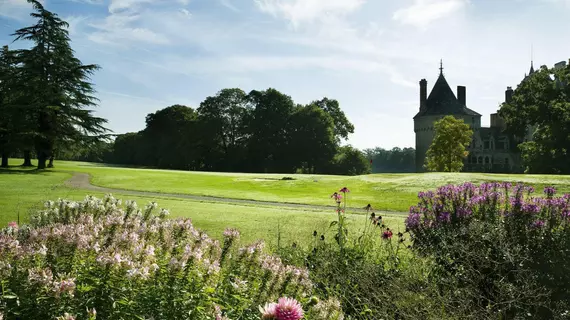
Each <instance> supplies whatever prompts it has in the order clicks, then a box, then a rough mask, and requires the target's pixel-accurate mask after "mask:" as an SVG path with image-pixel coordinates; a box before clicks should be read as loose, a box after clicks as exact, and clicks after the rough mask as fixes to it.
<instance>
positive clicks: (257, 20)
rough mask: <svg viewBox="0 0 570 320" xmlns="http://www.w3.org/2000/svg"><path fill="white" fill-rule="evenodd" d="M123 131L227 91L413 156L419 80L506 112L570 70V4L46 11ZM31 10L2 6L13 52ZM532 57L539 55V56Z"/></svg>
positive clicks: (189, 0) (221, 0) (549, 0)
mask: <svg viewBox="0 0 570 320" xmlns="http://www.w3.org/2000/svg"><path fill="white" fill-rule="evenodd" d="M42 2H43V4H44V5H45V6H46V8H47V9H48V10H50V11H53V12H56V13H57V14H58V15H59V16H60V17H61V18H63V19H64V20H66V21H67V22H69V24H70V27H69V31H70V35H71V39H72V47H73V48H74V49H75V51H76V56H77V57H78V58H79V59H81V61H82V62H83V63H85V64H92V63H95V64H98V65H100V66H101V70H100V71H98V72H97V73H96V74H95V75H94V76H93V78H92V82H93V83H94V84H95V88H96V90H97V97H98V98H99V99H100V103H99V106H98V107H97V108H96V110H97V115H98V116H102V117H104V118H106V119H108V120H109V123H108V127H109V128H110V129H111V130H113V131H114V132H115V133H125V132H133V131H138V130H141V129H143V128H144V125H145V122H144V120H145V116H146V115H147V114H148V113H152V112H155V111H157V110H159V109H162V108H165V107H168V106H170V105H173V104H183V105H187V106H190V107H193V108H197V107H198V106H199V104H200V102H201V101H203V100H204V99H205V98H206V97H208V96H212V95H215V94H216V93H217V92H218V91H219V90H221V89H223V88H234V87H239V88H241V89H243V90H244V91H246V92H249V91H251V90H265V89H267V88H275V89H277V90H279V91H281V92H283V93H285V94H287V95H289V96H291V97H292V98H293V100H294V101H295V102H296V103H302V104H305V103H309V102H311V101H313V100H318V99H321V98H323V97H328V98H330V99H336V100H338V101H339V103H340V106H341V108H342V109H343V110H344V112H345V113H346V115H347V117H348V119H349V120H350V121H351V122H352V123H353V124H354V126H355V132H354V134H352V135H351V136H350V138H349V141H347V143H349V144H351V145H353V146H355V147H357V148H361V149H364V148H374V147H383V148H392V147H395V146H398V147H413V146H414V144H415V134H414V129H413V120H412V118H413V116H414V115H415V114H416V113H417V111H418V109H419V81H420V80H421V79H423V78H425V79H426V80H427V81H428V91H430V90H431V87H432V86H433V84H434V83H435V80H436V79H437V76H438V74H439V66H440V60H443V68H444V70H443V72H444V74H445V77H446V79H447V81H448V82H449V84H450V86H451V87H452V89H454V91H455V88H456V87H457V86H458V85H464V86H466V87H467V106H468V107H469V108H471V109H474V110H475V111H477V112H479V113H481V114H482V115H483V125H488V124H489V114H490V113H493V112H496V110H497V109H498V107H499V105H500V103H501V102H502V101H503V100H504V91H505V89H506V87H507V86H512V87H516V86H517V84H518V83H519V82H520V80H522V78H523V77H524V75H525V73H526V72H528V71H529V68H530V61H531V58H532V59H533V60H534V64H535V67H540V66H541V65H547V66H549V67H551V66H553V65H554V64H555V63H557V62H559V61H562V60H566V61H568V59H569V58H570V31H569V30H570V19H568V18H567V17H568V16H569V15H570V0H43V1H42ZM30 11H31V6H30V5H29V4H28V3H27V2H26V0H0V45H4V44H10V45H11V46H13V47H14V48H19V47H26V46H27V45H29V44H26V43H14V44H11V42H12V40H13V37H11V36H10V34H11V33H12V32H13V31H14V30H16V29H17V28H20V27H23V26H27V25H30V24H31V23H33V20H31V18H30V17H29V13H30ZM531 48H532V49H531Z"/></svg>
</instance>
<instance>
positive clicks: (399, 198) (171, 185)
mask: <svg viewBox="0 0 570 320" xmlns="http://www.w3.org/2000/svg"><path fill="white" fill-rule="evenodd" d="M19 162H21V161H18V162H17V163H19ZM56 166H57V167H56V169H55V171H57V172H69V171H73V172H85V173H88V174H90V175H91V177H92V178H91V183H92V184H93V185H96V186H101V187H107V188H114V189H123V190H136V191H149V192H159V193H173V194H191V195H199V196H212V197H225V198H233V199H245V200H257V201H272V202H282V203H299V204H311V205H331V199H330V195H331V194H332V193H333V192H334V191H337V190H339V189H340V188H342V187H348V188H349V189H350V190H351V193H350V194H349V198H348V205H349V206H350V207H355V208H361V207H364V206H365V205H367V204H369V203H370V204H371V205H372V206H373V207H374V208H375V209H377V210H379V211H397V212H407V211H408V209H409V207H410V206H411V205H415V204H416V203H417V193H418V192H420V191H424V190H429V189H435V188H437V187H438V186H441V185H445V184H449V183H453V184H458V183H463V182H467V181H469V182H473V183H481V182H487V181H510V182H514V183H516V182H524V183H527V184H531V185H533V186H534V187H535V188H536V189H537V191H538V192H541V191H542V188H543V187H544V186H546V185H553V186H555V187H556V188H557V189H558V190H559V191H561V192H570V176H562V175H508V174H484V173H424V174H372V175H365V176H356V177H347V176H333V175H295V174H250V173H210V172H190V171H174V170H156V169H137V168H121V167H116V166H106V165H100V164H93V163H82V162H66V161H58V162H56ZM284 177H291V178H293V179H295V180H281V179H282V178H284Z"/></svg>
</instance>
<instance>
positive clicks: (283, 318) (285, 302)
mask: <svg viewBox="0 0 570 320" xmlns="http://www.w3.org/2000/svg"><path fill="white" fill-rule="evenodd" d="M275 316H276V318H277V320H299V319H301V318H303V307H302V306H301V304H300V303H299V302H297V300H295V299H291V298H279V300H278V302H277V308H276V309H275Z"/></svg>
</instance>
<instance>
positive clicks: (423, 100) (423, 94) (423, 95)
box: [420, 79, 427, 111]
mask: <svg viewBox="0 0 570 320" xmlns="http://www.w3.org/2000/svg"><path fill="white" fill-rule="evenodd" d="M426 108H427V81H426V79H422V80H420V111H422V110H425V109H426Z"/></svg>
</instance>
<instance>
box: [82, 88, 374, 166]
mask: <svg viewBox="0 0 570 320" xmlns="http://www.w3.org/2000/svg"><path fill="white" fill-rule="evenodd" d="M319 101H321V102H320V103H315V102H312V103H309V104H307V105H299V104H295V103H294V101H293V100H292V99H291V97H289V96H288V95H285V94H283V93H281V92H279V91H278V90H276V89H273V88H269V89H267V90H263V91H259V90H253V91H251V92H250V93H247V94H246V93H245V92H244V91H243V90H241V89H238V88H228V89H223V90H220V91H219V92H217V93H216V94H215V95H213V96H210V97H207V98H206V99H204V101H203V102H202V103H200V106H199V107H198V108H197V109H196V110H194V109H192V108H190V107H186V106H182V105H174V106H170V107H167V108H164V109H162V110H158V111H156V112H154V113H151V114H149V115H147V117H146V127H145V129H143V130H141V131H140V132H136V133H128V134H124V135H119V136H118V137H117V138H116V140H115V143H114V146H112V147H111V150H112V151H111V152H107V150H108V149H109V146H108V145H106V144H100V145H99V148H100V150H99V151H98V152H95V151H93V150H89V154H90V157H98V156H100V155H103V154H105V155H106V157H107V158H106V159H105V161H106V162H114V163H118V164H123V165H135V166H151V167H158V168H165V169H183V170H202V171H233V172H271V173H295V172H302V173H335V174H355V175H356V174H363V173H368V172H369V171H370V166H369V163H368V160H367V159H366V157H365V156H364V154H363V153H362V152H360V151H359V150H356V149H354V148H352V147H341V146H340V141H341V140H342V139H344V136H346V137H348V134H349V132H350V131H351V130H353V129H352V128H353V125H352V124H351V123H350V122H349V121H348V120H347V118H346V116H345V114H344V112H343V111H342V110H341V109H340V107H339V103H338V102H337V101H336V100H332V99H328V98H324V99H322V100H319ZM323 101H324V102H323ZM323 106H324V107H323ZM327 106H332V107H327ZM335 118H336V119H337V121H336V122H335ZM338 119H341V120H340V122H339V120H338ZM339 123H340V124H339ZM338 127H342V128H344V129H342V130H340V131H342V132H344V133H338V132H339V130H338V129H337V128H338ZM73 156H74V157H78V156H79V155H77V154H73ZM83 157H85V156H83Z"/></svg>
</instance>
